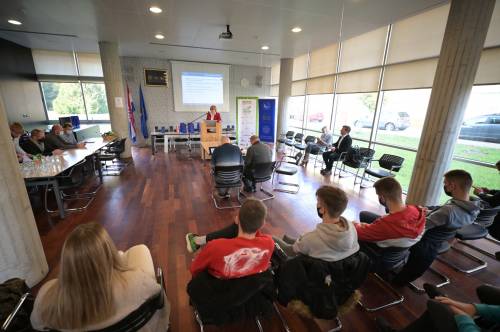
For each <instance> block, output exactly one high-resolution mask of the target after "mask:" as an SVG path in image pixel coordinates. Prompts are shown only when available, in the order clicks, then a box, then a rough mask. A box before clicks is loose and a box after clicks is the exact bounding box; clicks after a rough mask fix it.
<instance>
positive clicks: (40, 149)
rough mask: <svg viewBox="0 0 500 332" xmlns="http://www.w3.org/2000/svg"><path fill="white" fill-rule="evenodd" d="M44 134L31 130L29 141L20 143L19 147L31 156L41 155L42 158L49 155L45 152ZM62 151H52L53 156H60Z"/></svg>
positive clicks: (38, 130)
mask: <svg viewBox="0 0 500 332" xmlns="http://www.w3.org/2000/svg"><path fill="white" fill-rule="evenodd" d="M44 142H45V132H44V131H43V130H40V129H33V130H32V131H31V136H30V139H28V140H27V141H24V142H22V143H21V147H22V148H23V150H24V151H26V152H27V153H29V154H31V155H33V156H34V155H37V154H42V155H44V156H47V155H50V153H49V152H47V151H46V150H45V143H44ZM61 153H62V150H59V149H57V150H54V151H52V154H53V155H58V154H61Z"/></svg>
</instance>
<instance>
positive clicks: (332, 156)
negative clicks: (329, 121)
mask: <svg viewBox="0 0 500 332" xmlns="http://www.w3.org/2000/svg"><path fill="white" fill-rule="evenodd" d="M350 132H351V127H349V126H342V128H341V129H340V137H339V139H338V140H337V142H336V143H335V144H333V145H332V148H331V149H330V151H325V152H323V161H324V162H325V168H324V169H322V170H321V174H323V175H330V174H332V167H333V162H334V161H336V160H339V158H340V155H341V154H342V152H347V151H349V149H350V148H351V146H352V138H351V136H350V135H349V133H350Z"/></svg>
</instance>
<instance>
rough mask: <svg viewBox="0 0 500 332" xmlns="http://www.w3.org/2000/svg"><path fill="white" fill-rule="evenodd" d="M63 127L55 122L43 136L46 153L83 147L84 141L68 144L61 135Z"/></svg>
mask: <svg viewBox="0 0 500 332" xmlns="http://www.w3.org/2000/svg"><path fill="white" fill-rule="evenodd" d="M62 132H63V128H62V127H61V125H60V124H55V125H53V126H52V128H51V130H50V134H48V135H47V136H46V137H45V150H46V151H47V153H52V151H54V150H57V149H60V150H68V149H83V148H85V143H77V144H70V143H66V141H65V140H64V139H63V138H62V137H61V133H62Z"/></svg>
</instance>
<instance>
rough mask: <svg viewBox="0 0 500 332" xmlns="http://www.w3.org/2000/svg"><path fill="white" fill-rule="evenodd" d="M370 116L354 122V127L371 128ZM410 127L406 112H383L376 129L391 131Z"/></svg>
mask: <svg viewBox="0 0 500 332" xmlns="http://www.w3.org/2000/svg"><path fill="white" fill-rule="evenodd" d="M372 121H373V118H372V115H366V116H364V117H362V118H361V119H358V120H356V121H355V122H354V126H355V127H358V128H371V127H372ZM409 126H410V115H409V114H408V113H407V112H384V111H382V114H380V120H379V122H378V129H383V130H388V131H393V130H405V129H406V128H408V127H409Z"/></svg>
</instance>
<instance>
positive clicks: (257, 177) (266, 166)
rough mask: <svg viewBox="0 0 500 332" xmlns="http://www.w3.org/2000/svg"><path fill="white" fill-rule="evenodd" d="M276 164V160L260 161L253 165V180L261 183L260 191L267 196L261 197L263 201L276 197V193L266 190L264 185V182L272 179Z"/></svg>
mask: <svg viewBox="0 0 500 332" xmlns="http://www.w3.org/2000/svg"><path fill="white" fill-rule="evenodd" d="M275 165H276V162H274V161H271V162H268V163H258V164H255V165H253V169H252V173H253V174H252V176H253V181H254V182H255V183H256V184H258V185H259V189H260V191H262V192H263V193H264V194H265V195H266V196H267V197H266V198H264V199H261V201H267V200H269V199H273V198H274V197H275V196H274V194H272V193H270V192H269V191H267V190H265V189H264V188H263V186H262V184H263V183H264V182H267V181H269V180H271V179H272V176H273V172H274V167H275Z"/></svg>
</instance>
